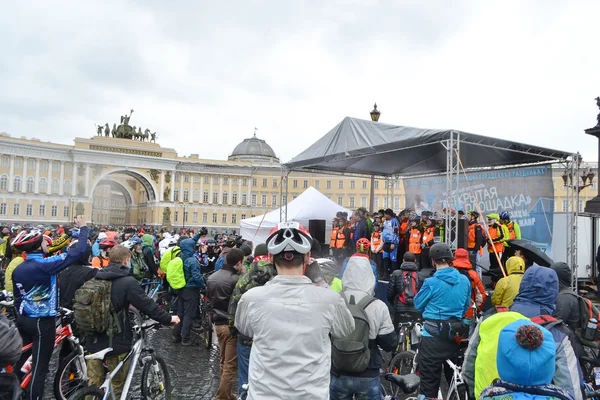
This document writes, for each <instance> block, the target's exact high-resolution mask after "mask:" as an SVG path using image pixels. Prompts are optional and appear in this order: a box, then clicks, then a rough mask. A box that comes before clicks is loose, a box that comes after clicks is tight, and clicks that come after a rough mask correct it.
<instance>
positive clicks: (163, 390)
mask: <svg viewBox="0 0 600 400" xmlns="http://www.w3.org/2000/svg"><path fill="white" fill-rule="evenodd" d="M142 398H143V399H164V400H170V399H171V378H170V377H169V370H168V369H167V363H165V360H163V359H162V358H161V357H160V356H158V355H155V356H154V361H153V362H148V363H146V364H144V369H143V371H142Z"/></svg>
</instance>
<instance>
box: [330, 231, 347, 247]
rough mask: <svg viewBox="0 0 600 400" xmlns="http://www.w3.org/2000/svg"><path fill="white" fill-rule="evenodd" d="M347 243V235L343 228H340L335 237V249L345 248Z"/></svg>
mask: <svg viewBox="0 0 600 400" xmlns="http://www.w3.org/2000/svg"><path fill="white" fill-rule="evenodd" d="M345 243H346V235H344V230H343V229H338V231H337V235H336V238H335V244H334V247H333V248H334V249H343V248H344V244H345Z"/></svg>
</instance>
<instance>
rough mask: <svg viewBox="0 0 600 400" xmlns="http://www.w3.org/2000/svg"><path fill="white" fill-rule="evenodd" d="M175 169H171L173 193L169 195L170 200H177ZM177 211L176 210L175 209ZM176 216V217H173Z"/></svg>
mask: <svg viewBox="0 0 600 400" xmlns="http://www.w3.org/2000/svg"><path fill="white" fill-rule="evenodd" d="M175 173H176V172H175V171H171V193H170V195H169V201H171V202H173V201H175ZM173 212H175V210H173ZM173 218H174V217H173Z"/></svg>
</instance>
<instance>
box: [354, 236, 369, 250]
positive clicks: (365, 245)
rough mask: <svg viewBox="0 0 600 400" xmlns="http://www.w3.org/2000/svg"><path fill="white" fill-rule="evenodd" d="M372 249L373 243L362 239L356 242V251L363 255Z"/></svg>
mask: <svg viewBox="0 0 600 400" xmlns="http://www.w3.org/2000/svg"><path fill="white" fill-rule="evenodd" d="M370 248H371V241H370V240H369V239H366V238H361V239H358V240H357V241H356V250H358V251H360V252H361V253H366V252H367V251H369V249H370Z"/></svg>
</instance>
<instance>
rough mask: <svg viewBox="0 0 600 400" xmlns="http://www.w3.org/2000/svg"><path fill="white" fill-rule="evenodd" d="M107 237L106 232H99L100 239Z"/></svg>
mask: <svg viewBox="0 0 600 400" xmlns="http://www.w3.org/2000/svg"><path fill="white" fill-rule="evenodd" d="M107 237H108V236H106V233H104V232H100V233H99V234H98V240H104V239H106V238H107Z"/></svg>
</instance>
